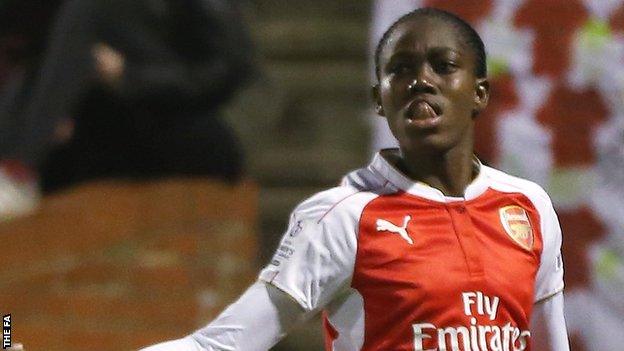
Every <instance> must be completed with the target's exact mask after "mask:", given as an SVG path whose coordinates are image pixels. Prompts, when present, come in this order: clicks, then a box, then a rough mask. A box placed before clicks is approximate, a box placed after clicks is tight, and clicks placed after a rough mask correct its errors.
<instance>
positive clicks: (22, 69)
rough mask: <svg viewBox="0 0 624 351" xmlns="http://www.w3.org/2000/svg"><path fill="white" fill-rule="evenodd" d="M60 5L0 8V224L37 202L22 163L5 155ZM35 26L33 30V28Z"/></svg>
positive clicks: (49, 0) (11, 0) (34, 0)
mask: <svg viewBox="0 0 624 351" xmlns="http://www.w3.org/2000/svg"><path fill="white" fill-rule="evenodd" d="M60 3H61V1H60V0H5V1H2V2H0V221H2V220H5V219H10V218H12V217H15V216H19V215H21V214H25V213H28V212H29V211H30V210H32V209H34V208H35V205H36V203H37V201H38V190H37V178H36V171H35V170H34V169H33V165H32V164H30V163H28V162H27V161H26V160H21V159H15V158H8V157H7V155H6V153H5V152H8V150H9V149H10V148H11V147H12V145H14V143H16V142H17V140H19V138H20V136H19V133H20V131H21V130H22V123H23V122H24V121H23V119H21V118H20V116H19V111H20V110H21V109H22V108H23V107H24V105H25V104H26V103H27V102H28V100H29V97H30V94H31V92H32V87H33V85H34V82H35V81H36V78H37V71H38V68H39V66H40V64H41V58H42V56H43V51H44V48H45V41H46V37H47V33H48V29H49V26H50V23H51V22H52V20H53V18H54V14H55V13H56V11H57V9H58V7H59V5H60ZM33 23H36V25H33Z"/></svg>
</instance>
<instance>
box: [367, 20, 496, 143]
mask: <svg viewBox="0 0 624 351" xmlns="http://www.w3.org/2000/svg"><path fill="white" fill-rule="evenodd" d="M475 65H476V57H475V53H474V52H473V50H472V49H471V48H470V47H469V46H468V45H467V44H466V43H465V42H464V39H463V37H462V36H461V34H460V32H459V31H458V30H457V29H456V28H455V27H454V26H453V25H451V24H448V23H446V22H444V21H442V20H440V19H437V18H428V17H418V18H415V19H411V20H408V21H406V22H404V23H402V24H400V25H398V26H397V27H396V28H395V30H394V31H393V33H392V34H391V35H390V37H389V38H388V40H387V42H386V43H385V46H384V47H383V49H382V51H381V53H380V57H379V84H378V85H377V86H375V87H374V94H375V97H376V100H377V104H378V112H379V114H380V115H382V116H385V117H386V118H387V119H388V125H389V126H390V130H391V131H392V133H393V134H394V136H395V137H396V138H397V140H398V141H399V145H400V146H401V148H402V149H403V151H404V152H411V153H417V154H420V153H440V152H446V151H448V150H450V149H451V148H453V147H456V146H457V145H460V146H459V147H466V148H470V152H472V145H473V118H474V116H476V114H477V113H478V112H479V111H480V110H481V109H483V108H484V107H485V106H486V105H487V100H488V97H489V87H488V83H487V81H486V80H485V79H478V78H477V77H476V76H475Z"/></svg>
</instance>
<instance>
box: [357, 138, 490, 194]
mask: <svg viewBox="0 0 624 351" xmlns="http://www.w3.org/2000/svg"><path fill="white" fill-rule="evenodd" d="M399 155H400V150H399V149H384V150H381V151H380V152H378V153H377V154H375V156H374V157H373V161H372V162H371V164H370V165H369V169H370V170H371V171H373V172H375V173H377V174H378V175H380V176H381V177H383V178H385V179H386V180H387V181H388V182H390V183H391V184H392V185H394V186H395V187H397V188H398V189H400V190H403V191H405V192H406V193H409V194H412V195H416V196H420V197H423V198H426V199H429V200H433V201H438V202H453V201H465V200H472V199H474V198H477V197H479V196H480V195H481V194H483V193H484V192H485V191H486V190H487V189H488V187H489V181H488V177H487V174H486V172H485V167H483V165H482V164H481V161H479V159H478V158H477V157H476V156H475V157H474V161H473V162H474V164H475V167H476V168H477V169H478V175H477V177H476V178H475V179H474V180H473V181H472V183H470V184H469V185H468V186H467V187H466V190H465V191H464V196H463V197H453V196H446V195H444V194H443V193H442V192H441V191H440V190H438V189H436V188H434V187H431V186H429V185H427V184H426V183H423V182H419V181H414V180H412V179H410V178H408V177H407V176H406V175H404V174H403V173H402V172H401V171H399V170H398V169H397V168H396V167H395V166H394V164H393V162H392V161H391V160H392V158H396V157H398V156H399Z"/></svg>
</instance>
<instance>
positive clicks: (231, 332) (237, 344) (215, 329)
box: [142, 282, 314, 351]
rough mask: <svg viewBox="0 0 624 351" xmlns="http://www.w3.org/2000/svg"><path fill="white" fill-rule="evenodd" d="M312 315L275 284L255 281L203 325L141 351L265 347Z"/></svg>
mask: <svg viewBox="0 0 624 351" xmlns="http://www.w3.org/2000/svg"><path fill="white" fill-rule="evenodd" d="M312 315H314V312H305V311H304V310H303V309H302V308H301V307H300V306H299V305H298V304H297V303H296V302H295V301H294V300H292V299H291V298H290V297H289V296H288V295H287V294H286V293H284V292H282V291H281V290H279V289H277V288H276V287H274V286H273V285H270V284H267V283H264V282H256V283H255V284H253V285H252V286H251V287H249V289H247V291H246V292H245V293H244V294H243V295H242V296H241V297H240V298H239V299H238V301H236V302H235V303H233V304H232V305H230V306H229V307H228V308H227V309H226V310H225V311H223V312H222V313H221V314H220V315H219V316H218V317H217V318H216V319H215V320H213V321H212V322H211V323H210V324H208V325H207V326H205V327H204V328H202V329H199V330H197V331H195V332H194V333H193V334H191V335H189V336H187V337H185V338H182V339H178V340H173V341H168V342H164V343H160V344H156V345H153V346H150V347H148V348H145V349H143V350H142V351H165V350H167V351H199V350H206V351H217V350H219V351H223V350H246V351H247V350H248V351H266V350H268V349H269V348H271V347H272V346H273V345H275V344H276V343H277V342H278V341H279V340H280V339H281V338H282V337H284V335H286V333H287V332H288V330H290V329H291V328H292V327H294V326H296V325H298V324H300V323H301V322H303V321H305V320H307V319H308V318H309V317H311V316H312Z"/></svg>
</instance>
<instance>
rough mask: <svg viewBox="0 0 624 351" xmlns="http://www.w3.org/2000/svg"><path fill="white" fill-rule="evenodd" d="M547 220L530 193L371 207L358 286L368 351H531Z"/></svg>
mask: <svg viewBox="0 0 624 351" xmlns="http://www.w3.org/2000/svg"><path fill="white" fill-rule="evenodd" d="M539 221H540V218H539V214H538V212H537V210H536V209H535V208H534V206H533V205H532V203H531V202H530V201H529V200H528V199H527V198H526V196H524V195H523V194H518V193H501V192H498V191H494V190H491V189H490V190H488V191H486V192H485V193H484V194H482V195H481V196H480V197H478V198H476V199H474V200H470V201H457V202H450V203H441V202H435V201H430V200H426V199H423V198H419V197H416V196H413V195H409V194H406V193H397V194H394V195H386V196H381V197H379V198H377V199H375V200H373V201H371V202H370V203H369V204H368V205H367V206H366V207H365V208H364V211H363V212H362V216H361V219H360V223H359V234H358V250H357V255H356V261H355V267H354V273H353V280H352V287H353V288H354V289H356V290H357V291H358V292H359V293H360V294H361V295H362V298H363V301H364V316H365V317H364V318H365V324H364V328H365V329H364V330H365V336H364V346H363V348H362V350H462V351H468V350H479V351H484V350H499V349H500V350H501V351H502V350H513V346H512V345H515V346H516V348H518V349H523V350H529V345H528V344H529V340H530V337H529V336H528V334H527V333H528V331H527V330H528V325H529V319H530V313H531V310H532V305H533V295H534V285H535V277H536V273H537V269H538V267H539V263H540V262H539V257H540V254H541V250H542V240H541V233H540V225H539V223H540V222H539ZM527 234H528V237H527ZM505 343H506V344H507V345H509V346H507V347H508V348H505Z"/></svg>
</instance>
